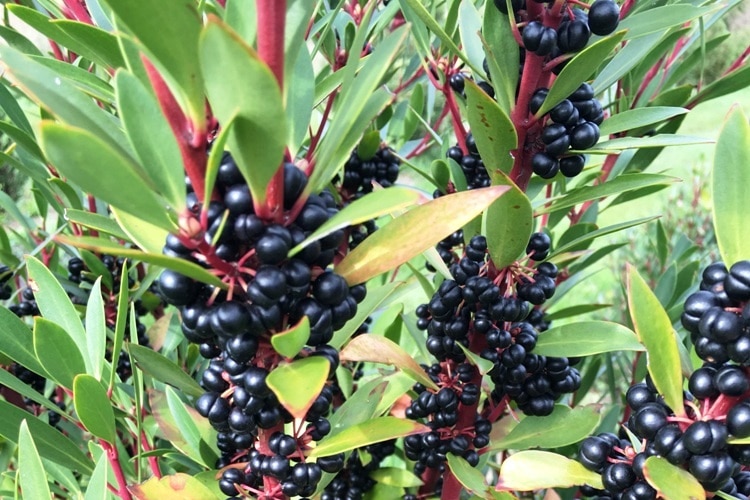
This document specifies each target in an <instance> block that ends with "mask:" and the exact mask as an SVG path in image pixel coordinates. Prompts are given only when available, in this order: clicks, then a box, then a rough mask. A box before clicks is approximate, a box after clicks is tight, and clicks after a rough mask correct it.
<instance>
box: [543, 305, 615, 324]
mask: <svg viewBox="0 0 750 500" xmlns="http://www.w3.org/2000/svg"><path fill="white" fill-rule="evenodd" d="M609 307H612V304H578V305H575V306H570V307H566V308H564V309H558V310H555V311H550V312H545V314H544V319H545V321H554V320H556V319H563V318H571V317H573V316H579V315H581V314H586V313H590V312H593V311H598V310H600V309H607V308H609Z"/></svg>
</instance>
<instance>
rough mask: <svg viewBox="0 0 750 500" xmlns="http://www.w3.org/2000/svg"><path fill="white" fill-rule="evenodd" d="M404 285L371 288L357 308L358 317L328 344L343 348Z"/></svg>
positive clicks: (392, 282) (390, 284)
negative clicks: (368, 318)
mask: <svg viewBox="0 0 750 500" xmlns="http://www.w3.org/2000/svg"><path fill="white" fill-rule="evenodd" d="M403 284H404V282H403V281H391V282H390V283H386V284H385V285H383V286H380V287H377V288H370V289H369V290H367V296H366V297H365V300H363V301H362V303H360V304H359V305H358V306H357V315H356V316H354V318H352V319H350V320H349V321H347V323H346V324H345V325H344V326H343V327H342V328H341V329H340V330H337V331H336V332H335V333H334V334H333V339H331V341H330V342H329V343H328V344H329V345H332V346H333V347H335V348H336V349H339V348H341V346H342V345H344V344H345V343H346V341H347V340H349V338H350V337H351V336H352V335H354V333H355V332H356V331H357V329H358V328H359V327H360V326H361V325H362V323H364V322H365V319H367V317H368V316H370V315H371V314H372V313H373V312H375V310H377V308H378V307H380V305H381V304H382V303H383V302H384V301H385V299H387V298H388V297H389V296H390V295H391V294H392V293H393V292H395V291H396V290H397V289H398V288H399V287H401V286H402V285H403Z"/></svg>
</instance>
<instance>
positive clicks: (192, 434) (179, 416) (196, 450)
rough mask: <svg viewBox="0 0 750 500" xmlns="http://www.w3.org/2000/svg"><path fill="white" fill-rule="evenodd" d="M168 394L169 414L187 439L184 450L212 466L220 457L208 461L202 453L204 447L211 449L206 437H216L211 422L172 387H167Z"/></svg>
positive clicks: (191, 456)
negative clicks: (182, 398) (184, 400)
mask: <svg viewBox="0 0 750 500" xmlns="http://www.w3.org/2000/svg"><path fill="white" fill-rule="evenodd" d="M166 396H167V407H168V408H169V414H170V415H171V417H172V419H173V421H174V424H175V427H176V428H177V431H178V432H179V434H180V436H181V438H182V439H183V440H184V441H185V445H186V447H185V448H183V450H184V452H185V453H186V454H187V455H188V456H189V457H190V458H192V459H193V460H195V461H196V462H198V463H199V464H203V465H204V466H206V467H210V466H212V465H213V463H214V462H215V460H216V458H218V457H215V456H214V457H213V460H211V461H210V463H207V462H209V461H207V460H204V459H203V456H202V454H201V451H202V450H203V449H210V447H209V445H208V443H206V438H209V437H210V438H214V437H215V436H213V435H212V428H211V424H210V422H208V421H207V420H206V419H205V418H203V417H201V416H200V415H199V414H198V413H197V412H196V411H195V410H194V409H193V408H189V407H188V406H186V405H185V403H183V402H182V401H181V400H180V398H179V397H178V396H177V393H175V391H174V390H173V389H172V388H171V387H167V390H166ZM199 425H200V426H199Z"/></svg>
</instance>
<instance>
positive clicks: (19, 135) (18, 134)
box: [0, 121, 44, 161]
mask: <svg viewBox="0 0 750 500" xmlns="http://www.w3.org/2000/svg"><path fill="white" fill-rule="evenodd" d="M0 132H2V133H3V134H6V135H7V136H8V137H9V138H10V139H11V140H12V141H13V142H15V143H16V146H18V147H19V148H21V149H23V150H24V151H26V152H27V153H28V154H30V155H33V156H34V157H36V158H37V159H39V160H42V161H44V157H43V156H42V152H41V151H40V150H39V146H37V144H36V140H35V139H34V137H33V136H32V135H31V134H28V133H26V132H25V131H23V130H21V129H20V128H18V127H15V126H13V125H11V124H10V123H6V122H3V121H0Z"/></svg>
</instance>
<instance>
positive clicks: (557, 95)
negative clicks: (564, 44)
mask: <svg viewBox="0 0 750 500" xmlns="http://www.w3.org/2000/svg"><path fill="white" fill-rule="evenodd" d="M624 36H625V32H624V31H618V32H617V33H614V34H612V35H610V36H608V37H605V38H602V39H601V40H598V41H596V42H594V43H592V44H591V45H589V46H588V47H586V48H585V49H583V50H582V51H581V52H579V53H578V54H576V56H575V57H574V58H573V59H571V60H570V61H569V62H568V64H566V65H565V67H564V68H563V69H562V71H560V74H559V75H557V78H555V82H554V83H553V84H552V86H551V87H550V89H549V94H547V98H546V99H545V100H544V103H543V104H542V107H541V108H539V111H537V112H536V116H542V115H544V114H545V113H547V112H548V111H549V110H550V109H552V108H554V107H555V106H556V105H557V104H558V103H559V102H560V101H562V100H563V99H565V98H567V97H568V96H569V95H570V94H572V93H573V92H574V91H575V90H576V89H577V88H578V86H579V85H581V83H582V82H583V81H584V80H586V79H588V77H590V76H591V75H592V74H593V73H594V72H595V71H596V70H597V68H598V67H599V66H600V65H601V64H602V62H604V60H605V59H606V58H607V57H608V56H609V54H610V52H612V50H613V49H614V48H615V47H617V45H619V43H620V42H621V41H622V39H623V37H624Z"/></svg>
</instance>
